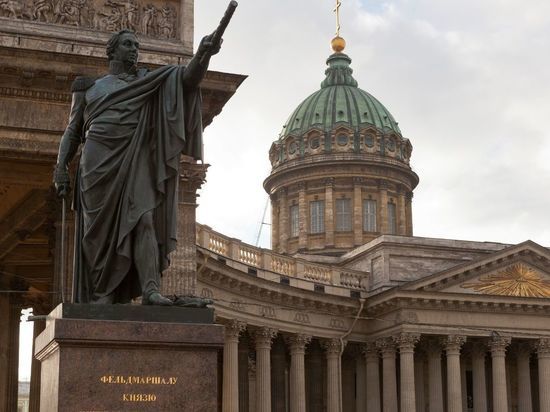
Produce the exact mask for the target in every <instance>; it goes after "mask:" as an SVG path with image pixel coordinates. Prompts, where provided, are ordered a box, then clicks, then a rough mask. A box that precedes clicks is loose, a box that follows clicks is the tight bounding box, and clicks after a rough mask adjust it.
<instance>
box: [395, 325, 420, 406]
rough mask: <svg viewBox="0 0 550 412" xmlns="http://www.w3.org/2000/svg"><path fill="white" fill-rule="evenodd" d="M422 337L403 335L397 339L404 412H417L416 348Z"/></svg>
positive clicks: (401, 398)
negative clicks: (415, 382)
mask: <svg viewBox="0 0 550 412" xmlns="http://www.w3.org/2000/svg"><path fill="white" fill-rule="evenodd" d="M419 339H420V335H417V334H413V333H401V334H400V335H399V336H397V337H396V338H395V342H396V343H397V345H398V347H399V366H400V372H401V373H400V378H401V388H400V389H401V396H400V400H401V409H400V410H402V411H408V412H415V411H416V397H415V395H416V393H415V386H414V346H415V345H416V343H417V342H418V340H419Z"/></svg>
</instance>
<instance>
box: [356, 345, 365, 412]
mask: <svg viewBox="0 0 550 412" xmlns="http://www.w3.org/2000/svg"><path fill="white" fill-rule="evenodd" d="M365 366H366V365H365V358H364V357H363V353H362V352H359V354H357V356H356V357H355V388H354V389H355V394H356V395H355V411H356V412H366V410H367V394H366V392H365V388H366V387H367V374H366V368H365Z"/></svg>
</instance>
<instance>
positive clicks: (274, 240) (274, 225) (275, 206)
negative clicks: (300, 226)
mask: <svg viewBox="0 0 550 412" xmlns="http://www.w3.org/2000/svg"><path fill="white" fill-rule="evenodd" d="M270 197H271V249H272V250H274V251H276V252H278V251H279V241H280V237H279V236H280V235H279V224H280V223H279V214H280V213H281V208H280V204H281V202H280V200H279V195H278V193H274V194H272V195H271V196H270Z"/></svg>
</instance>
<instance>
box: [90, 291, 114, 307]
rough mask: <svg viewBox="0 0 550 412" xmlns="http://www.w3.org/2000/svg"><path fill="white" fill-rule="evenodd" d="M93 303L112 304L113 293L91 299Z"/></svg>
mask: <svg viewBox="0 0 550 412" xmlns="http://www.w3.org/2000/svg"><path fill="white" fill-rule="evenodd" d="M91 303H92V304H93V305H112V304H113V303H115V294H114V293H111V294H110V295H106V296H101V297H99V298H96V299H94V300H92V301H91Z"/></svg>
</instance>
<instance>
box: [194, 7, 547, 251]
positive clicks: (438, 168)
mask: <svg viewBox="0 0 550 412" xmlns="http://www.w3.org/2000/svg"><path fill="white" fill-rule="evenodd" d="M324 3H326V4H324ZM324 3H322V2H319V1H318V0H300V2H296V1H291V0H279V1H265V0H264V1H252V0H242V1H240V5H239V8H238V9H237V12H236V14H235V17H234V20H233V21H232V22H231V25H230V27H229V28H228V31H227V34H226V36H225V42H224V45H223V49H222V51H221V53H220V55H218V56H216V57H215V58H214V60H213V62H212V65H211V68H212V69H214V70H220V71H227V72H237V73H244V74H248V75H249V78H248V79H247V80H246V81H245V83H244V84H243V85H242V87H241V88H240V89H239V90H238V91H237V93H236V94H235V96H234V97H233V98H232V99H231V100H230V101H229V102H228V104H227V106H226V107H225V109H224V110H223V112H222V113H221V114H220V115H219V116H218V117H217V118H216V119H215V120H214V123H213V124H212V125H211V126H209V127H208V129H207V130H206V132H205V140H206V148H205V149H206V154H207V161H208V162H209V163H211V165H212V167H211V169H210V171H209V173H208V177H207V178H208V183H207V184H206V185H205V186H204V188H203V190H202V192H201V198H200V199H199V202H200V207H199V209H198V217H199V220H200V221H201V222H203V223H206V224H209V225H210V226H212V227H213V228H214V229H216V230H219V231H221V232H223V233H226V234H228V235H229V236H233V237H237V238H240V239H243V240H244V241H246V242H249V243H254V242H255V240H256V236H257V233H258V228H259V225H260V222H261V220H262V219H261V218H262V214H263V211H264V206H265V202H266V198H267V195H266V194H265V192H264V190H263V187H262V182H263V179H265V177H267V175H268V173H269V170H270V165H269V161H268V150H269V147H270V145H271V142H272V141H273V140H275V139H276V138H277V136H278V134H279V132H280V130H281V127H282V125H283V123H284V122H285V120H286V118H287V117H288V115H289V114H290V113H291V112H292V111H293V110H294V108H295V107H296V106H297V105H298V104H299V103H300V102H301V101H302V100H303V99H305V98H306V97H307V96H308V95H309V94H310V93H312V92H314V91H315V90H317V89H318V87H319V83H320V82H321V80H322V79H323V77H324V76H323V73H324V69H325V59H326V58H327V57H328V55H329V54H330V50H329V42H330V39H331V37H332V36H333V35H334V16H333V14H332V11H331V10H332V2H328V1H327V2H324ZM225 6H226V2H225V1H221V0H208V1H203V2H197V3H196V4H195V9H196V31H195V33H196V37H197V41H198V39H199V38H200V35H201V34H206V33H208V32H209V31H211V30H212V29H213V28H214V27H215V25H216V24H217V21H218V20H219V18H220V17H221V15H222V13H223V10H224V9H225ZM321 6H324V7H321ZM549 16H550V4H547V2H543V1H536V0H533V1H530V2H528V3H518V2H514V1H509V0H507V1H501V0H484V1H483V2H479V1H473V0H465V1H462V2H449V1H441V0H415V1H410V0H396V1H379V2H371V1H368V2H366V1H359V0H350V1H347V2H346V3H344V4H343V6H342V17H341V23H342V32H341V33H342V35H343V36H344V37H345V39H346V41H347V44H348V46H347V49H346V52H348V53H349V55H350V57H351V58H352V59H353V63H352V67H353V69H354V75H355V77H356V79H357V80H358V81H359V86H360V87H361V88H363V89H365V90H367V91H369V92H370V93H372V94H373V95H375V96H376V97H377V98H378V99H379V100H380V101H382V102H383V103H384V105H385V106H386V107H387V108H388V109H389V110H390V111H391V112H392V113H393V115H394V116H395V117H396V119H397V120H398V121H399V123H400V127H401V130H402V131H403V133H404V135H405V136H406V137H408V138H410V139H411V142H412V143H413V146H414V151H413V158H412V165H413V168H414V169H415V171H416V172H417V173H418V174H419V176H420V185H419V186H418V188H417V189H416V190H415V199H414V210H413V212H414V224H415V234H417V235H421V236H433V237H445V238H463V239H472V240H491V241H501V242H505V243H507V242H510V243H516V242H520V241H523V240H525V239H528V238H529V239H533V240H535V241H537V242H540V243H542V244H546V245H550V230H549V228H548V226H549V225H548V223H550V219H549V218H548V216H547V209H548V208H549V206H550V191H549V190H547V189H546V188H547V187H548V186H549V182H550V166H549V162H548V159H549V157H550V132H549V129H548V126H547V124H546V123H547V122H546V118H547V116H548V113H550V99H548V97H549V96H548V95H549V90H550V88H549V84H550V71H549V70H547V67H549V63H550V56H548V53H546V50H549V49H550V47H549V46H550V44H549V43H550V17H549ZM268 216H269V212H268ZM266 229H267V230H266ZM268 229H269V228H268V227H266V226H264V231H263V236H262V244H263V245H265V246H269V240H268V239H269V236H268V235H267V233H268Z"/></svg>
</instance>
